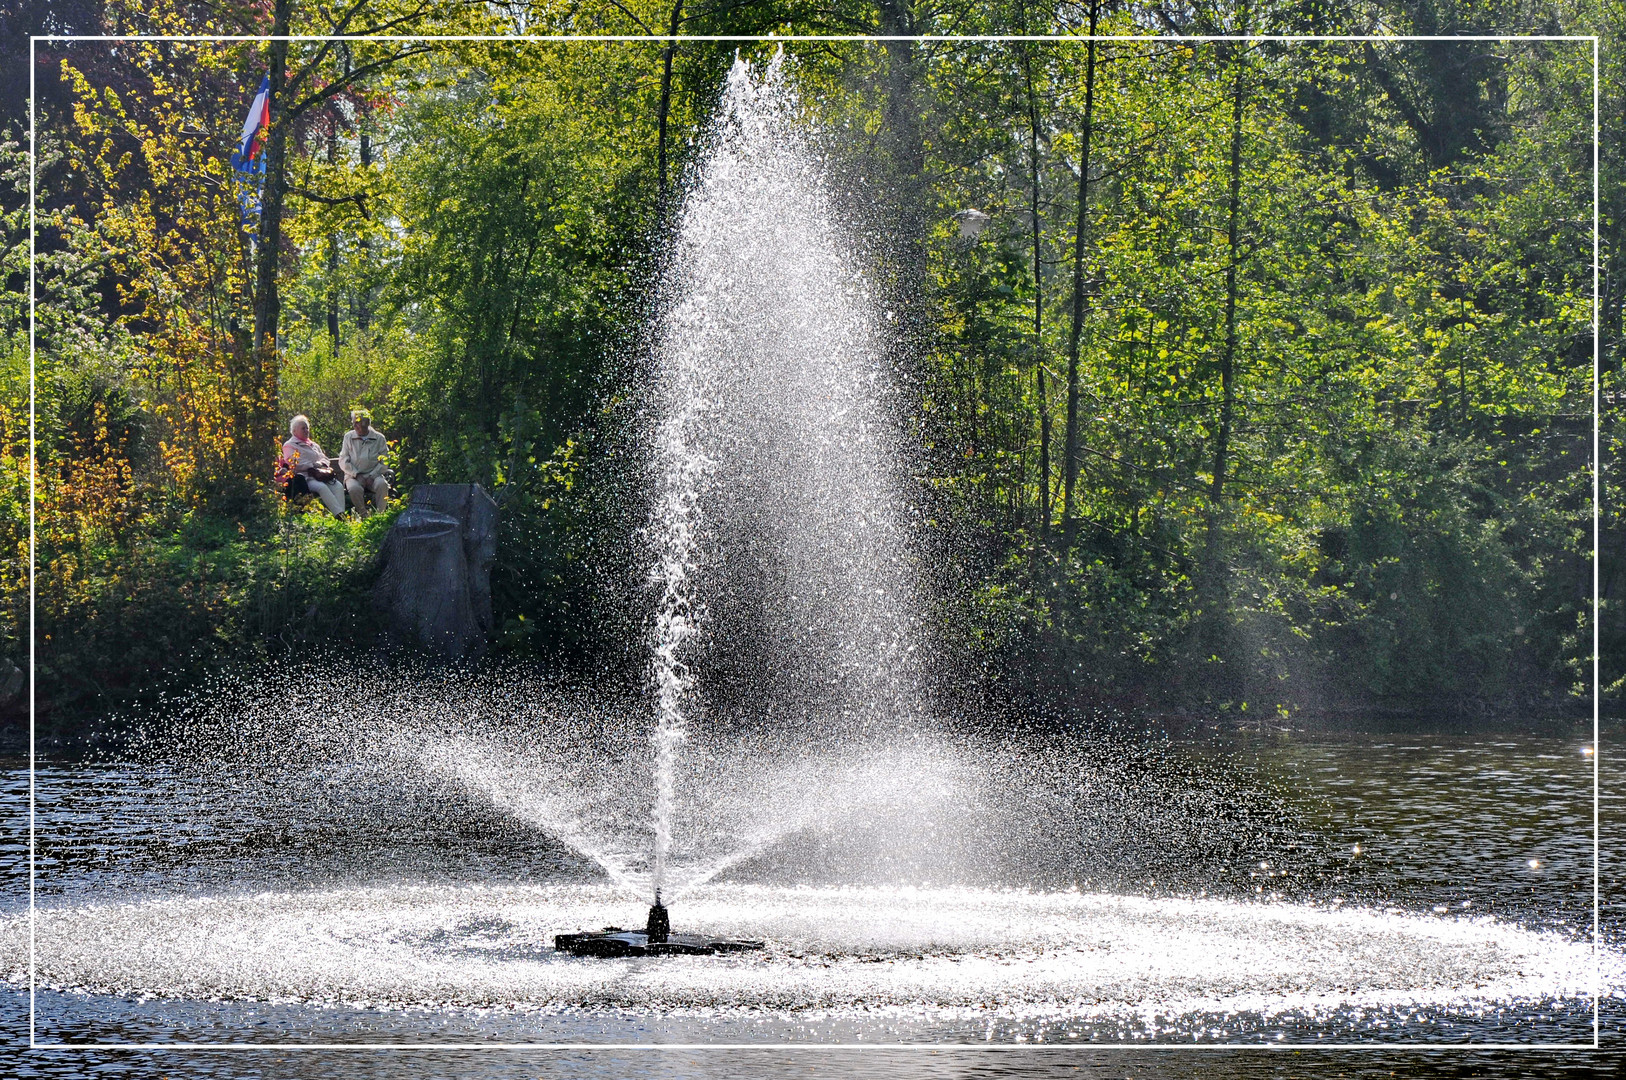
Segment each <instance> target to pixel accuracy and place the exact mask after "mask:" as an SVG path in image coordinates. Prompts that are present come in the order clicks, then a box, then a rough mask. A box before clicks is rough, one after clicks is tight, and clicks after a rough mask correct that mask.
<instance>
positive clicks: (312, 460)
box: [278, 414, 344, 517]
mask: <svg viewBox="0 0 1626 1080" xmlns="http://www.w3.org/2000/svg"><path fill="white" fill-rule="evenodd" d="M288 432H289V434H290V435H291V436H292V438H290V439H289V440H288V441H287V442H285V443H283V444H282V460H281V461H280V462H278V472H279V473H286V474H287V476H288V488H287V495H288V497H289V498H292V497H293V496H295V495H306V494H309V495H315V496H316V497H317V498H318V499H321V500H322V505H323V506H325V507H327V508H328V511H329V512H330V513H331V514H332V515H333V516H334V517H343V516H344V489H343V488H342V487H340V486H339V481H338V477H337V474H335V473H334V471H333V463H332V462H330V461H328V459H327V455H326V454H324V453H323V452H322V448H321V447H320V446H318V445H317V444H316V443H315V442H313V441H311V422H310V421H309V420H308V419H306V418H305V416H304V415H303V414H301V415H299V416H296V417H294V418H293V419H292V420H290V421H289V422H288Z"/></svg>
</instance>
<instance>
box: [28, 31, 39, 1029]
mask: <svg viewBox="0 0 1626 1080" xmlns="http://www.w3.org/2000/svg"><path fill="white" fill-rule="evenodd" d="M36 47H37V46H36V39H34V38H29V39H28V1045H29V1046H33V1045H35V1041H34V1017H35V1015H36V1010H35V1008H34V987H35V973H36V972H37V971H38V970H39V966H38V964H37V963H36V962H35V958H34V928H35V926H36V925H37V922H38V920H36V919H35V918H34V881H35V865H34V857H35V856H34V852H35V846H34V762H35V753H36V751H35V749H34V748H35V745H36V743H37V740H36V739H35V737H34V719H35V711H34V688H35V672H36V671H37V670H38V665H37V664H36V663H35V662H34V623H35V621H36V620H35V616H34V597H35V591H34V577H35V574H34V567H35V563H34V507H35V505H36V503H37V500H36V498H35V496H34V472H35V462H36V461H38V459H39V454H38V452H37V449H36V447H35V445H34V417H35V416H36V415H37V410H36V409H35V407H34V405H35V402H34V305H35V303H36V294H37V290H36V289H35V288H34V234H35V229H34V204H35V203H36V202H37V201H38V200H37V199H36V198H35V192H34V185H35V183H36V173H37V172H38V169H37V162H36V161H35V157H34V155H35V150H36V143H35V139H34V103H35V102H36V101H37V100H38V97H39V96H38V94H37V93H36V92H35V81H34V77H35V72H36V67H37V65H36V64H35V62H34V50H35V48H36Z"/></svg>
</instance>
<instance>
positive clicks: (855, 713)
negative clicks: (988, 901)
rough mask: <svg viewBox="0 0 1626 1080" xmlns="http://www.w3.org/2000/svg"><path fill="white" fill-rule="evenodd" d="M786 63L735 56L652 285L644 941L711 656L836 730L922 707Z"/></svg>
mask: <svg viewBox="0 0 1626 1080" xmlns="http://www.w3.org/2000/svg"><path fill="white" fill-rule="evenodd" d="M783 62H784V61H783V54H782V53H780V54H777V55H776V56H775V57H774V59H773V60H772V61H771V62H770V63H769V64H768V66H767V69H766V71H765V72H763V73H762V74H761V76H760V77H758V76H757V75H755V74H754V73H753V71H752V69H751V67H750V65H749V64H747V63H745V62H744V61H741V60H738V59H737V60H736V62H735V65H734V68H733V70H732V71H731V72H730V73H729V76H728V81H727V85H726V88H725V90H724V93H723V97H722V102H721V105H720V108H719V110H718V118H717V121H716V124H715V127H714V129H713V131H712V133H711V136H710V139H709V143H708V145H707V147H706V152H705V153H704V154H703V155H702V156H701V160H700V162H699V165H698V167H697V169H696V173H695V176H694V178H693V181H692V183H691V184H690V185H689V187H688V190H687V193H686V197H685V198H684V199H683V202H682V206H681V209H680V210H679V213H678V215H677V219H676V226H675V237H674V243H673V248H674V250H673V253H672V258H671V261H670V264H669V267H668V271H667V273H666V275H665V279H664V281H663V282H662V288H661V290H660V294H659V299H658V302H657V315H656V318H655V324H656V329H655V332H654V336H653V346H654V348H653V351H654V354H655V359H656V368H655V374H656V392H655V398H656V401H655V404H656V409H657V412H658V414H659V420H658V423H657V430H656V434H655V437H654V440H653V443H654V446H653V450H654V457H655V460H656V474H657V475H656V482H657V490H658V494H657V497H656V501H655V507H654V513H653V520H652V524H651V529H650V533H651V536H652V538H653V541H654V548H655V551H654V557H653V560H652V561H653V568H652V571H651V580H652V582H653V584H654V585H655V586H656V588H657V589H658V593H659V599H658V604H657V610H656V616H655V627H654V641H653V650H652V651H653V657H652V662H651V671H652V681H653V684H654V689H655V695H656V717H657V719H656V725H655V732H654V735H653V744H654V747H655V762H654V772H655V800H654V809H653V823H652V824H653V833H654V844H653V857H652V860H651V888H652V890H653V894H654V902H653V906H652V907H651V909H650V913H649V920H648V928H647V934H646V935H645V936H646V938H647V943H648V945H649V946H650V947H651V948H653V947H656V946H658V945H664V946H665V947H667V948H675V947H676V942H677V940H678V939H676V938H673V939H668V936H667V931H668V924H667V914H666V908H665V906H664V905H663V904H662V902H661V896H662V889H663V888H664V887H665V886H666V884H667V879H668V874H669V871H670V869H671V867H670V865H669V864H670V861H671V855H672V840H673V832H672V830H673V819H674V814H675V812H676V810H675V799H676V789H677V779H676V770H677V769H678V762H679V754H680V751H681V748H682V746H683V744H684V742H685V739H686V732H687V729H688V726H689V712H690V709H691V708H692V707H693V705H694V704H695V702H696V701H697V700H698V698H699V696H700V695H697V693H696V682H695V675H694V661H695V659H696V655H697V654H698V656H699V658H700V659H701V660H703V661H709V665H710V671H711V672H712V673H713V674H715V676H716V677H717V681H718V682H719V683H720V684H721V690H722V694H721V695H718V696H717V697H714V698H713V700H712V701H711V702H710V704H711V707H712V708H713V710H714V711H715V710H717V709H719V708H721V707H723V706H724V702H722V701H720V700H718V697H721V696H723V695H726V694H728V693H729V692H730V691H731V690H732V692H733V693H735V694H738V693H739V690H740V686H739V685H738V684H739V683H740V681H741V675H740V672H739V670H738V669H739V667H740V660H741V657H742V656H746V657H749V658H750V661H751V663H750V668H749V680H750V682H751V683H752V684H753V685H752V691H751V696H752V697H753V698H754V699H755V700H754V701H753V708H759V709H760V707H761V696H760V695H761V694H762V693H763V692H764V691H766V692H768V693H770V694H773V695H774V696H776V697H778V698H779V699H780V702H781V703H785V704H788V705H789V706H790V707H791V708H793V709H795V710H796V711H797V712H798V713H799V716H798V719H799V720H800V721H801V722H802V723H803V724H804V725H807V726H812V727H817V728H819V729H821V731H822V733H823V734H824V735H826V736H829V735H831V734H833V733H836V732H838V731H839V733H840V734H841V735H843V736H846V737H852V736H854V735H857V734H861V733H865V732H871V733H872V732H874V731H875V730H876V729H878V728H884V727H892V728H896V727H899V726H901V725H903V724H906V723H908V722H909V721H910V720H912V719H914V718H915V716H916V715H917V714H918V711H919V709H918V703H917V702H916V700H915V693H914V690H915V687H914V685H913V681H912V678H911V676H912V670H913V663H914V656H915V653H916V643H915V641H914V636H915V630H916V628H917V625H918V621H919V620H918V617H917V616H916V614H915V612H914V610H913V599H912V588H911V582H910V580H909V575H908V574H907V572H906V569H905V567H904V565H903V560H904V558H905V557H906V554H907V551H908V542H907V541H908V538H907V535H906V533H905V531H904V530H903V528H902V526H901V522H902V517H903V514H902V512H901V505H900V500H899V497H898V491H897V484H896V479H895V476H894V471H895V469H896V465H897V460H898V452H897V446H896V438H895V434H894V433H893V431H892V428H891V409H890V408H889V402H888V400H887V399H888V393H889V391H888V386H889V380H888V378H887V371H886V369H885V365H884V363H883V361H882V350H881V347H880V343H879V340H878V336H877V334H876V330H875V327H874V325H873V322H874V311H875V304H874V300H873V298H872V296H871V295H870V294H869V290H868V288H867V284H866V282H865V280H864V276H863V273H862V272H861V270H860V269H859V268H858V267H857V266H855V265H852V264H851V260H850V259H849V258H848V257H847V256H846V255H845V251H846V250H847V247H848V245H847V244H846V243H844V242H843V238H842V237H841V236H840V235H839V233H838V231H837V228H836V226H835V224H834V223H835V222H836V221H837V220H838V219H839V215H838V214H837V213H836V212H835V208H834V205H833V200H832V199H831V197H830V195H829V193H828V192H827V191H826V190H825V187H824V185H823V183H822V178H821V172H820V168H819V162H818V159H817V155H816V154H815V153H814V152H813V149H812V147H811V146H810V145H809V144H808V140H807V137H806V135H805V133H804V132H803V130H802V128H801V126H800V125H799V124H798V123H797V117H796V109H797V104H796V99H795V95H794V93H793V92H792V90H791V88H790V86H789V83H788V81H787V80H786V79H785V77H784V74H783ZM742 609H744V610H746V611H748V614H744V615H742ZM707 639H709V642H708V641H707ZM731 683H732V684H734V685H733V686H732V687H731V686H730V684H731ZM764 683H766V685H764ZM636 936H637V935H631V936H630V937H629V935H628V933H627V932H625V931H620V930H614V931H611V930H607V931H606V932H605V933H604V934H601V935H598V936H596V937H595V936H593V935H580V934H578V935H565V936H562V937H561V938H559V942H560V945H559V947H560V948H562V949H567V950H569V951H573V952H587V951H593V950H601V949H610V950H612V952H615V951H616V950H622V949H625V948H628V947H631V946H629V944H628V942H629V941H630V940H631V937H636ZM640 947H641V946H640ZM615 954H617V955H619V952H615Z"/></svg>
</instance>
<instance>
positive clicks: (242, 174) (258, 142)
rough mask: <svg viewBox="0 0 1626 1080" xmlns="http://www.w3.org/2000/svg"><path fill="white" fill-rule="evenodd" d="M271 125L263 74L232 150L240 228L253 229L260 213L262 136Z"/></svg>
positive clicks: (268, 83) (268, 88)
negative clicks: (240, 211) (241, 223)
mask: <svg viewBox="0 0 1626 1080" xmlns="http://www.w3.org/2000/svg"><path fill="white" fill-rule="evenodd" d="M270 129H271V77H270V76H269V75H266V76H262V77H261V79H260V89H259V92H258V93H256V94H255V95H254V102H253V104H251V105H250V106H249V107H248V116H247V117H246V118H245V119H244V120H243V134H242V135H241V136H239V137H238V140H237V148H236V149H235V150H233V151H232V154H231V171H232V179H233V180H234V181H235V183H234V186H235V187H236V189H237V205H238V206H239V207H240V208H241V209H242V212H243V228H244V229H246V230H249V231H253V228H254V219H255V218H258V217H259V216H260V191H261V189H262V188H263V187H264V185H265V156H264V154H262V153H261V151H262V150H264V148H265V136H266V133H267V132H268V131H269V130H270Z"/></svg>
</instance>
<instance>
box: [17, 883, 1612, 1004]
mask: <svg viewBox="0 0 1626 1080" xmlns="http://www.w3.org/2000/svg"><path fill="white" fill-rule="evenodd" d="M641 917H642V909H641V907H640V906H639V905H638V904H637V903H635V902H632V901H629V900H628V899H627V897H626V895H625V894H624V893H620V892H617V891H616V890H614V889H613V888H611V887H608V886H596V885H549V886H531V887H520V886H513V887H444V886H434V887H427V886H425V887H404V886H402V887H389V888H367V889H343V890H334V891H327V892H267V893H259V894H254V895H234V896H212V897H184V898H180V897H178V898H162V899H147V900H140V901H131V902H119V903H106V904H82V905H76V906H60V907H49V908H42V909H41V910H40V911H39V915H38V926H37V931H36V934H37V948H38V965H39V968H38V974H39V980H40V985H41V986H42V987H49V988H53V989H63V990H77V991H86V992H91V993H100V994H117V995H133V996H157V997H165V998H187V999H194V1000H198V999H201V1000H221V999H240V1000H260V1001H284V1002H310V1003H344V1004H348V1005H367V1006H384V1007H410V1006H478V1007H489V1006H519V1007H525V1008H583V1007H586V1008H594V1007H602V1008H616V1009H628V1008H630V1009H648V1010H659V1011H660V1012H662V1013H667V1014H670V1013H672V1012H674V1011H682V1010H698V1011H716V1010H720V1009H721V1010H775V1011H780V1010H803V1011H819V1012H822V1013H826V1014H829V1013H836V1014H841V1013H874V1012H876V1011H878V1010H887V1009H894V1008H907V1009H914V1010H920V1009H924V1010H927V1011H937V1010H944V1011H951V1012H954V1011H964V1010H976V1011H978V1012H980V1013H984V1014H988V1015H1007V1016H1077V1017H1081V1018H1083V1017H1098V1018H1099V1017H1111V1016H1114V1015H1124V1016H1133V1015H1139V1016H1144V1015H1147V1014H1148V1013H1156V1014H1159V1015H1164V1016H1170V1015H1176V1016H1177V1015H1185V1014H1212V1013H1235V1012H1245V1011H1246V1012H1254V1011H1269V1012H1285V1011H1294V1012H1304V1013H1310V1014H1324V1013H1328V1012H1333V1011H1338V1010H1348V1009H1363V1008H1372V1007H1383V1008H1393V1007H1397V1006H1399V1007H1403V1006H1408V1005H1413V1004H1415V1005H1419V1006H1427V1007H1444V1008H1448V1009H1456V1008H1464V1009H1468V1010H1472V1009H1474V1008H1476V1007H1479V1006H1483V1005H1485V1004H1491V1003H1503V1002H1516V1001H1528V1000H1551V999H1578V998H1580V999H1585V998H1589V997H1590V995H1591V994H1592V992H1593V986H1594V971H1595V968H1594V961H1593V954H1592V950H1591V946H1590V945H1589V944H1587V943H1585V942H1581V941H1577V940H1574V939H1572V938H1568V937H1565V936H1564V935H1562V934H1558V933H1553V932H1538V931H1532V930H1527V929H1523V928H1521V927H1518V926H1513V925H1509V924H1506V923H1499V922H1496V921H1493V920H1491V919H1487V918H1468V917H1455V918H1446V917H1438V916H1424V915H1409V914H1398V913H1393V912H1383V911H1377V910H1372V909H1363V908H1357V909H1336V908H1332V907H1326V906H1309V905H1288V904H1246V903H1237V902H1234V901H1227V900H1213V899H1150V898H1143V897H1124V896H1112V895H1102V894H1079V893H1006V892H992V891H982V890H972V889H899V888H849V889H822V888H821V889H814V888H771V887H763V886H747V885H713V886H707V887H704V888H701V889H699V890H696V891H695V892H694V893H693V894H692V895H690V896H689V897H688V898H687V899H686V900H685V901H684V902H683V903H682V905H681V907H680V908H679V909H678V910H677V912H676V913H675V918H676V921H677V922H678V923H679V926H680V928H681V929H684V930H690V931H695V932H702V933H718V934H728V935H733V936H742V937H757V938H763V939H765V940H767V941H768V942H769V947H768V948H767V949H766V950H765V951H764V952H761V953H754V954H742V955H737V956H728V957H712V958H685V957H666V958H658V959H638V960H591V959H581V958H575V957H569V956H565V955H561V954H557V953H555V952H554V951H553V949H552V947H551V945H552V938H553V935H554V934H556V933H561V932H566V931H571V930H576V929H581V928H593V929H596V928H598V927H600V926H604V925H611V924H619V925H632V924H636V923H637V922H638V921H639V920H640V919H641ZM27 942H28V935H27V916H26V915H25V914H12V915H7V916H4V917H0V970H4V971H5V972H7V977H8V978H9V979H10V980H12V981H13V982H20V981H26V968H27V962H28V954H27V948H28V944H27ZM1602 977H1603V981H1602V986H1603V989H1604V990H1605V991H1606V992H1615V993H1618V992H1619V991H1620V989H1621V987H1622V986H1626V963H1623V958H1622V957H1621V956H1620V955H1618V954H1616V953H1613V952H1608V953H1605V954H1604V970H1603V971H1602Z"/></svg>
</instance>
